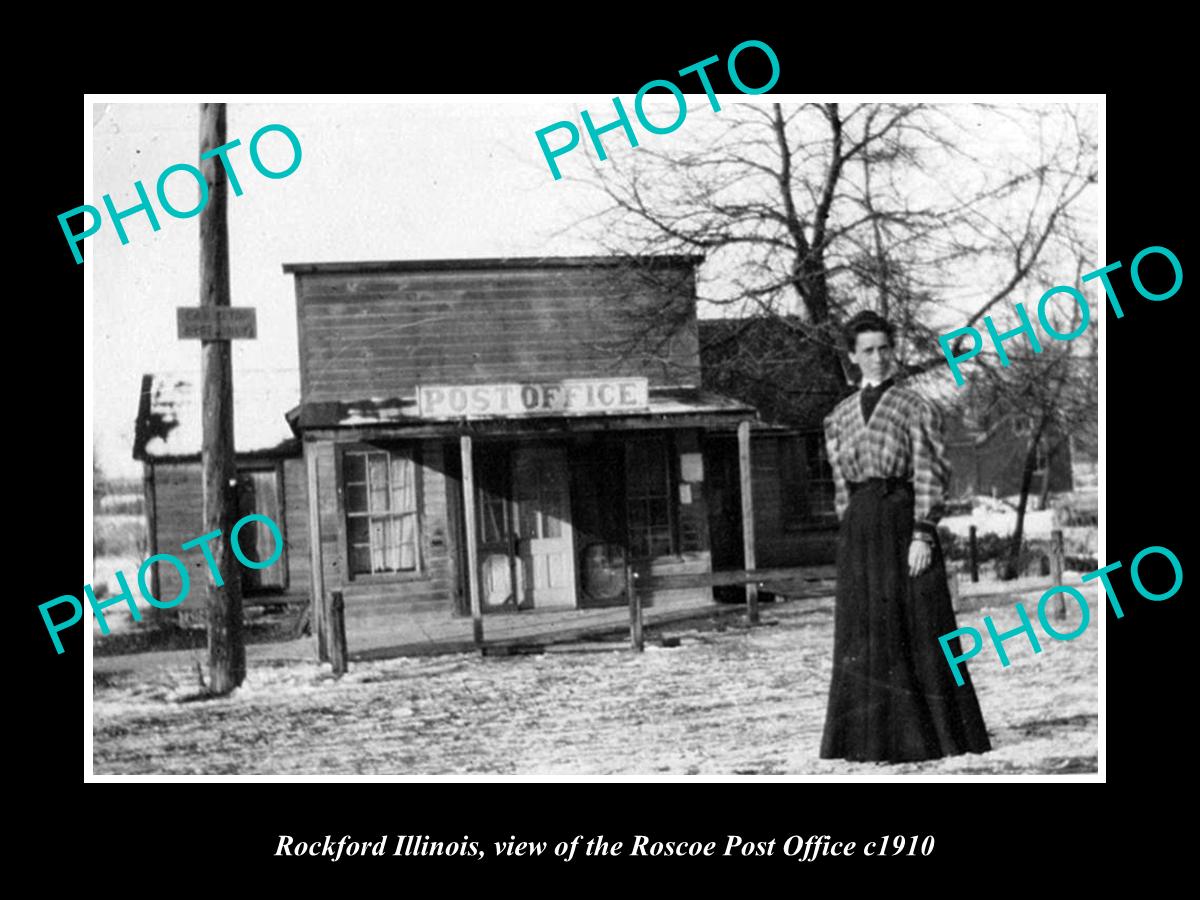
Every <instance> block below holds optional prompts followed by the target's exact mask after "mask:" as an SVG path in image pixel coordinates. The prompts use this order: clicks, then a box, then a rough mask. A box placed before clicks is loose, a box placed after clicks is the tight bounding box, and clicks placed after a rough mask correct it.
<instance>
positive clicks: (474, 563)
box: [458, 434, 483, 645]
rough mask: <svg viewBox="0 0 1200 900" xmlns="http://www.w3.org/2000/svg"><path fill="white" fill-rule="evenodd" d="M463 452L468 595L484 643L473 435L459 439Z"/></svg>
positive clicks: (477, 638)
mask: <svg viewBox="0 0 1200 900" xmlns="http://www.w3.org/2000/svg"><path fill="white" fill-rule="evenodd" d="M458 441H459V449H460V450H461V453H462V483H463V519H464V522H463V524H464V528H463V530H464V531H465V532H466V535H467V597H468V598H469V599H470V601H471V620H472V627H473V629H474V633H475V643H476V644H477V645H482V644H483V604H482V603H481V602H480V597H479V548H478V545H477V537H478V535H477V534H476V523H475V464H474V461H473V456H472V454H471V436H470V435H469V434H464V435H462V436H461V437H460V438H459V439H458Z"/></svg>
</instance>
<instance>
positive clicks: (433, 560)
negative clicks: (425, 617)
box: [306, 440, 458, 645]
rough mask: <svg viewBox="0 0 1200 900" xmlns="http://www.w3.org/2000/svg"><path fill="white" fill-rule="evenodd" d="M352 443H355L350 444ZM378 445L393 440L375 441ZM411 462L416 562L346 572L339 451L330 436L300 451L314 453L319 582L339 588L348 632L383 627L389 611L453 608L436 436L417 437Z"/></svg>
mask: <svg viewBox="0 0 1200 900" xmlns="http://www.w3.org/2000/svg"><path fill="white" fill-rule="evenodd" d="M355 446H356V447H359V446H361V445H360V444H357V443H356V444H355ZM378 446H380V447H381V448H384V449H386V448H387V447H388V446H395V444H390V445H389V444H388V443H386V442H385V443H381V444H378ZM417 446H418V453H419V455H418V459H419V462H420V465H418V466H417V472H418V478H419V479H420V484H419V497H420V503H421V505H420V511H419V514H420V554H421V568H420V571H419V572H417V573H405V574H402V575H396V576H384V575H374V576H363V575H358V576H355V577H350V576H349V574H348V573H349V565H348V559H347V550H346V521H345V513H344V505H343V497H342V487H341V483H342V480H341V478H340V477H339V473H338V472H337V465H338V459H339V455H338V453H337V445H336V444H335V443H334V442H333V441H328V440H323V441H312V442H310V443H309V444H307V445H306V452H309V453H311V454H313V455H314V456H315V459H316V464H317V481H318V484H319V486H320V506H319V509H318V515H317V519H318V522H319V527H320V530H321V534H320V541H321V564H322V567H323V575H324V588H325V590H326V591H327V592H328V591H341V592H342V595H343V597H344V598H345V601H346V629H347V635H348V640H350V641H351V644H352V645H353V636H352V635H353V633H355V632H359V633H361V632H364V631H370V630H372V629H375V628H386V627H387V626H388V623H389V622H390V621H394V619H395V617H397V616H403V615H405V614H406V613H409V612H413V611H415V610H417V609H420V610H429V609H436V608H442V607H444V608H445V610H446V614H447V615H451V614H452V613H453V598H454V595H455V588H456V579H457V577H458V572H457V561H456V559H455V553H456V548H455V540H454V535H453V534H452V532H451V529H450V527H449V525H448V516H449V513H448V510H447V478H446V475H445V468H446V466H445V459H444V455H443V447H442V443H441V442H440V441H421V442H419V444H418V445H417Z"/></svg>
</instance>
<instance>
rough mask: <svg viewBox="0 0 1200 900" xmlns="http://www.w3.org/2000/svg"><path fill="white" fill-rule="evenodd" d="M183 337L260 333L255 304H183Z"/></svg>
mask: <svg viewBox="0 0 1200 900" xmlns="http://www.w3.org/2000/svg"><path fill="white" fill-rule="evenodd" d="M175 313H176V322H177V323H178V326H179V339H180V340H189V339H192V340H196V339H199V340H202V341H231V340H239V339H243V338H255V337H257V336H258V327H257V325H256V322H255V318H254V307H252V306H180V307H178V308H177V309H176V310H175Z"/></svg>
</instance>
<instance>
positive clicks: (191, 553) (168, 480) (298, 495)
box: [131, 459, 310, 616]
mask: <svg viewBox="0 0 1200 900" xmlns="http://www.w3.org/2000/svg"><path fill="white" fill-rule="evenodd" d="M282 462H283V490H282V494H283V504H284V517H283V518H284V521H283V522H281V523H279V524H280V525H281V526H282V528H283V531H284V535H285V547H286V552H285V554H284V560H285V561H286V565H287V567H288V579H287V584H288V587H287V590H286V591H284V592H283V593H282V594H266V593H264V594H255V595H254V598H255V599H258V598H259V597H269V596H279V597H284V598H287V599H306V598H308V597H309V595H310V586H309V582H310V579H309V555H308V521H307V519H308V509H307V503H308V499H307V498H308V491H307V486H306V484H305V473H304V461H303V460H301V459H285V460H283V461H282ZM151 467H152V469H153V478H154V493H155V510H156V515H155V517H154V525H155V529H154V533H153V534H152V535H151V542H152V543H151V546H154V547H156V548H157V552H159V553H170V554H171V555H173V556H177V557H179V558H180V559H181V560H182V561H183V562H184V563H185V564H186V565H187V566H188V578H189V579H190V580H191V585H190V592H189V594H188V598H187V599H186V600H184V602H183V603H182V604H181V610H182V608H183V607H187V612H188V614H189V616H194V615H199V614H201V612H202V609H203V603H204V588H205V586H206V585H207V584H208V563H206V562H205V560H204V555H203V554H202V553H201V552H200V548H199V547H193V548H191V549H189V550H182V551H181V550H180V547H181V545H182V544H185V543H187V542H188V541H191V540H194V539H195V538H197V537H199V536H200V535H201V534H203V533H204V493H203V491H204V488H203V482H202V479H201V471H200V463H198V462H195V463H152V464H151ZM240 467H241V466H240V464H239V468H240ZM254 467H255V468H258V467H259V466H257V465H256V466H254ZM277 565H278V563H277ZM155 568H156V569H157V570H158V576H157V579H158V585H159V596H160V597H163V598H166V599H168V600H169V599H171V598H172V597H174V596H176V595H177V594H178V593H179V588H180V583H179V582H180V579H179V574H178V573H177V572H176V570H175V567H174V566H172V565H171V564H170V563H158V564H156V565H155ZM131 586H132V584H131Z"/></svg>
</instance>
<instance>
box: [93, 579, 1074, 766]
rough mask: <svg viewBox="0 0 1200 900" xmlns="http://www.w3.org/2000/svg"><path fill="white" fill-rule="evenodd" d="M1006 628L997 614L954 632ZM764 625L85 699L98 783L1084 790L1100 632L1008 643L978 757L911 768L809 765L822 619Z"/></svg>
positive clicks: (1011, 621) (146, 676) (812, 606)
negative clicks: (753, 784) (876, 781)
mask: <svg viewBox="0 0 1200 900" xmlns="http://www.w3.org/2000/svg"><path fill="white" fill-rule="evenodd" d="M989 612H990V613H991V614H992V615H994V616H995V618H996V625H997V628H999V629H1007V628H1011V627H1013V626H1014V625H1015V624H1017V620H1016V617H1015V615H1013V614H1012V606H1011V602H1010V603H1008V604H1006V605H1005V606H1003V607H999V608H996V609H991V610H981V611H979V612H970V613H962V614H960V616H959V624H960V625H973V626H976V627H980V628H982V625H981V621H980V620H981V617H982V615H983V614H985V613H989ZM764 618H766V619H771V620H775V622H776V624H774V625H771V626H767V627H761V628H756V629H753V630H750V631H746V630H740V629H739V630H730V631H725V632H701V633H692V634H690V635H688V634H685V635H684V637H683V641H682V644H681V646H678V647H674V648H670V649H666V648H662V647H654V646H648V647H647V649H646V652H645V653H644V654H641V655H635V654H633V653H629V652H552V653H546V654H544V655H541V656H515V657H501V658H484V657H480V656H476V655H459V656H442V657H433V658H417V659H395V660H388V661H383V662H372V663H361V664H357V665H354V666H353V668H352V670H351V672H350V673H349V674H348V675H347V676H346V677H345V678H343V679H342V680H341V681H340V682H337V681H334V680H333V679H332V678H331V677H330V676H329V675H328V667H327V666H326V667H320V666H317V665H315V664H309V663H299V662H292V663H283V664H276V665H270V666H263V665H257V664H256V665H255V666H253V667H252V668H251V671H250V674H249V676H248V679H247V682H246V684H245V685H244V686H243V687H242V688H241V689H239V690H238V691H237V692H236V693H235V694H234V695H233V696H232V697H230V698H227V699H224V700H203V701H197V702H183V703H181V702H179V698H181V697H183V696H185V695H187V694H188V693H191V692H194V691H195V690H196V683H197V682H196V673H195V671H194V670H189V669H186V668H176V669H173V670H168V671H160V672H154V673H147V672H138V673H136V674H135V673H131V674H129V675H128V676H124V677H117V678H113V677H111V676H105V677H104V678H102V679H99V680H98V681H97V684H96V688H95V693H94V702H95V705H94V727H95V732H94V733H95V739H94V754H95V755H94V759H95V771H96V773H97V774H102V773H170V774H182V773H196V774H216V773H222V774H388V775H405V774H435V773H444V774H453V773H488V774H507V775H520V776H530V777H538V776H544V775H581V776H587V775H651V776H653V775H731V774H736V773H742V774H764V775H765V774H822V773H826V774H833V773H856V772H869V773H876V774H907V773H918V772H919V773H944V774H952V773H971V774H1019V773H1055V772H1072V773H1078V772H1093V771H1095V770H1096V759H1097V756H1096V754H1097V629H1096V626H1095V624H1094V623H1093V625H1092V626H1091V627H1090V628H1089V629H1088V630H1087V632H1085V634H1084V635H1083V636H1082V637H1080V638H1078V639H1076V640H1074V641H1071V642H1069V643H1058V642H1054V641H1050V640H1043V646H1044V652H1042V653H1041V654H1040V655H1036V656H1035V655H1034V654H1033V652H1032V650H1031V649H1030V648H1029V646H1028V644H1027V643H1025V644H1023V645H1021V644H1020V642H1019V641H1017V640H1015V639H1014V640H1011V641H1009V642H1008V651H1009V655H1010V657H1011V658H1012V665H1011V666H1010V667H1009V668H1007V669H1005V668H1002V667H1001V666H1000V663H999V661H998V660H997V659H996V657H995V654H994V653H992V652H991V651H990V649H988V650H985V652H984V653H981V654H980V656H979V657H977V658H976V659H975V660H974V662H973V663H972V665H971V673H972V677H973V678H974V679H975V683H976V687H977V691H978V694H979V699H980V703H981V705H982V707H983V713H984V718H985V720H986V721H987V724H988V728H989V731H990V733H991V736H992V742H993V745H994V747H995V749H994V750H993V751H992V752H991V753H988V754H984V755H972V754H968V755H965V756H959V757H953V758H950V759H944V760H937V761H933V762H926V763H910V764H903V765H894V766H887V765H876V764H862V763H848V762H842V761H828V760H820V759H818V758H817V749H818V745H819V742H820V737H821V728H822V725H823V722H824V719H823V717H824V712H825V701H826V692H827V690H828V685H829V672H830V664H831V659H830V653H831V644H832V636H833V610H832V602H831V601H829V600H822V601H811V600H809V601H794V602H791V603H783V604H776V605H773V606H768V607H766V608H765V615H764Z"/></svg>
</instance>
